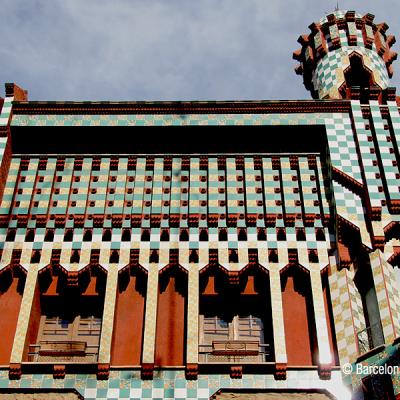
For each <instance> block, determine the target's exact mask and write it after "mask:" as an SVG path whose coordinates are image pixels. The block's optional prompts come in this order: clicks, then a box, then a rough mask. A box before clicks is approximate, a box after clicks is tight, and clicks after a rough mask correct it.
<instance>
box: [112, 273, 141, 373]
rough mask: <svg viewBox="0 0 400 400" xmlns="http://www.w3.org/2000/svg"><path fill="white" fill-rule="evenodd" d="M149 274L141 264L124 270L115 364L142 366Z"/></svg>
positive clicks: (114, 343) (117, 314)
mask: <svg viewBox="0 0 400 400" xmlns="http://www.w3.org/2000/svg"><path fill="white" fill-rule="evenodd" d="M146 288H147V274H146V272H145V271H144V270H143V269H142V268H140V267H139V266H133V267H128V268H126V269H124V270H123V271H121V272H120V274H119V278H118V291H117V298H116V303H115V318H114V330H113V341H112V348H111V364H112V365H124V366H128V365H129V366H131V365H135V366H136V365H140V360H141V356H142V344H143V329H144V309H145V299H146Z"/></svg>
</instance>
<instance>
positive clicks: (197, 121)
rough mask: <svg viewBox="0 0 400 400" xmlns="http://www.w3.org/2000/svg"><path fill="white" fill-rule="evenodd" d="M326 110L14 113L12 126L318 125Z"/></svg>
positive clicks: (325, 116)
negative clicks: (239, 112) (108, 113)
mask: <svg viewBox="0 0 400 400" xmlns="http://www.w3.org/2000/svg"><path fill="white" fill-rule="evenodd" d="M329 115H330V114H329V113H313V114H184V115H182V114H166V115H164V114H160V115H158V114H143V115H135V114H121V115H79V114H78V115H67V114H57V115H46V114H43V115H24V114H15V115H13V118H12V121H11V126H100V125H101V126H216V125H218V126H220V125H231V126H237V125H239V126H240V125H317V124H323V123H324V119H325V118H327V117H329Z"/></svg>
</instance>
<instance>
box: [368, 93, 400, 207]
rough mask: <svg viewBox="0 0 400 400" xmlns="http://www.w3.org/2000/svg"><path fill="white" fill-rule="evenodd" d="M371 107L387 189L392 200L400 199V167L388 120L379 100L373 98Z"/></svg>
mask: <svg viewBox="0 0 400 400" xmlns="http://www.w3.org/2000/svg"><path fill="white" fill-rule="evenodd" d="M370 108H371V115H372V119H373V123H374V131H375V135H376V141H377V143H378V146H379V154H380V158H381V164H382V167H383V171H384V174H385V180H386V184H387V190H388V193H389V196H390V199H391V200H399V199H400V190H399V180H398V179H397V178H396V176H397V175H398V174H399V168H398V166H397V159H396V155H395V152H394V148H393V145H392V143H391V140H392V139H391V135H390V131H389V125H388V121H387V120H386V123H385V121H384V120H383V118H382V113H381V108H380V106H379V103H378V101H372V100H371V101H370ZM385 125H387V128H388V129H385Z"/></svg>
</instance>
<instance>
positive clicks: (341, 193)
mask: <svg viewBox="0 0 400 400" xmlns="http://www.w3.org/2000/svg"><path fill="white" fill-rule="evenodd" d="M332 187H333V191H334V198H335V203H336V210H337V213H338V215H340V216H341V217H343V218H344V219H346V220H347V221H350V222H351V223H352V224H353V225H355V226H356V227H357V228H359V230H360V235H361V240H362V243H363V244H365V245H366V246H368V247H370V248H372V244H371V238H370V235H369V232H368V229H367V226H366V221H365V217H364V216H365V209H364V207H363V204H362V201H361V198H360V197H359V196H358V195H356V194H355V193H353V192H351V191H350V190H348V189H347V188H345V187H343V186H342V185H340V184H338V183H336V182H335V181H332Z"/></svg>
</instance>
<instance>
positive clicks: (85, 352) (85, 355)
mask: <svg viewBox="0 0 400 400" xmlns="http://www.w3.org/2000/svg"><path fill="white" fill-rule="evenodd" d="M98 352H99V346H98V345H88V344H87V343H86V342H82V341H74V340H71V341H65V340H64V341H50V340H45V341H40V342H39V343H36V344H31V345H29V354H28V360H29V361H32V362H59V361H60V362H84V363H95V362H97V356H98Z"/></svg>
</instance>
